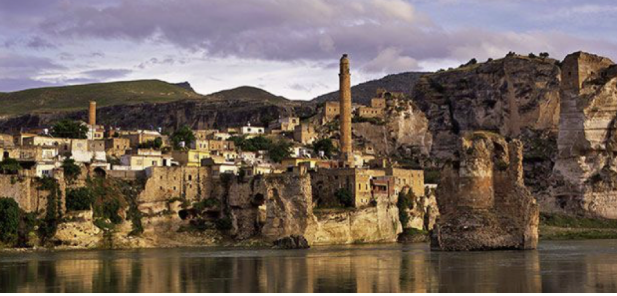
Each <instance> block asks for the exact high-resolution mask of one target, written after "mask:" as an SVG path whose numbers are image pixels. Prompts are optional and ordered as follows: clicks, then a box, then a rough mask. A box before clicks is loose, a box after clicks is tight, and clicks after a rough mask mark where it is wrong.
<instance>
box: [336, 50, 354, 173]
mask: <svg viewBox="0 0 617 296" xmlns="http://www.w3.org/2000/svg"><path fill="white" fill-rule="evenodd" d="M339 79H340V80H339V82H340V84H339V87H340V90H339V95H340V104H341V107H340V110H341V115H340V122H341V123H340V127H341V161H342V163H343V166H344V167H353V166H354V159H353V148H352V142H351V141H352V140H351V74H350V73H349V58H348V57H347V54H344V55H343V57H342V58H341V71H340V73H339Z"/></svg>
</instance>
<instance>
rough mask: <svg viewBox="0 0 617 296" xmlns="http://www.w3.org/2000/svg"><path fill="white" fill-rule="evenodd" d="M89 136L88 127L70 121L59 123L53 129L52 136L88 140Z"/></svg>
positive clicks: (64, 120)
mask: <svg viewBox="0 0 617 296" xmlns="http://www.w3.org/2000/svg"><path fill="white" fill-rule="evenodd" d="M87 134H88V127H87V126H85V125H82V124H81V123H79V122H77V121H74V120H70V119H63V120H61V121H59V122H57V123H56V124H55V125H54V126H53V127H52V129H51V135H52V136H54V137H57V138H70V139H86V138H88V136H87Z"/></svg>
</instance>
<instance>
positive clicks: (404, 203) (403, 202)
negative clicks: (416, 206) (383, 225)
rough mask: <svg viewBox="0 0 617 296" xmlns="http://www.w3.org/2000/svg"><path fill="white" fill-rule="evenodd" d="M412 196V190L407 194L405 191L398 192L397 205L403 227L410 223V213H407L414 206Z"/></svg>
mask: <svg viewBox="0 0 617 296" xmlns="http://www.w3.org/2000/svg"><path fill="white" fill-rule="evenodd" d="M412 198H413V193H412V192H411V190H410V191H409V192H408V193H407V194H405V193H403V192H401V193H399V194H398V201H397V202H396V206H397V207H398V219H399V220H400V221H401V224H402V225H403V228H405V226H406V225H407V223H409V214H407V210H409V209H411V208H412V206H413V201H412Z"/></svg>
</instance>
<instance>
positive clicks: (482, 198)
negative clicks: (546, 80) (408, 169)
mask: <svg viewBox="0 0 617 296" xmlns="http://www.w3.org/2000/svg"><path fill="white" fill-rule="evenodd" d="M522 148H523V147H522V143H521V142H520V141H519V140H512V141H510V142H507V141H506V140H505V139H504V138H503V137H501V136H499V135H496V134H492V133H488V132H475V133H469V134H467V135H465V136H464V137H462V138H461V140H460V142H459V148H458V151H459V153H460V159H459V160H458V161H455V162H454V163H451V164H449V165H446V167H445V168H444V170H443V172H442V180H441V183H440V186H439V187H438V188H437V203H438V205H439V211H440V214H441V215H440V217H439V218H438V219H437V224H436V227H435V229H434V231H433V233H432V242H431V246H432V247H433V248H434V249H437V250H444V251H470V250H497V249H534V248H535V247H536V245H537V242H538V222H539V210H538V205H537V203H536V200H535V198H534V197H533V196H532V195H531V194H530V192H529V191H528V190H527V188H526V187H525V185H524V184H523V167H522Z"/></svg>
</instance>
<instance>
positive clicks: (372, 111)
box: [358, 106, 384, 118]
mask: <svg viewBox="0 0 617 296" xmlns="http://www.w3.org/2000/svg"><path fill="white" fill-rule="evenodd" d="M383 115H384V109H383V108H374V107H365V106H361V107H359V108H358V116H360V117H364V118H383Z"/></svg>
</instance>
